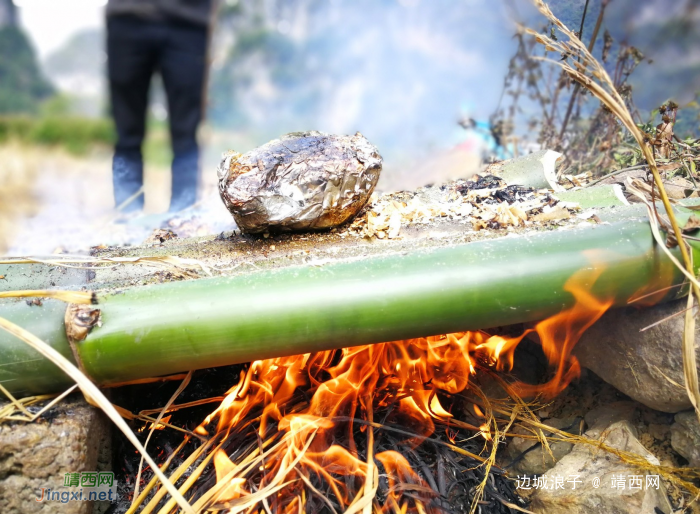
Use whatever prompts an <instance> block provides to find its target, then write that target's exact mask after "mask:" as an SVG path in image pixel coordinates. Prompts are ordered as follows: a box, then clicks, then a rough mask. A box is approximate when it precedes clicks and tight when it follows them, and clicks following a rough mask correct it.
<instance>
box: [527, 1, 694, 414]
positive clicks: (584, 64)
mask: <svg viewBox="0 0 700 514" xmlns="http://www.w3.org/2000/svg"><path fill="white" fill-rule="evenodd" d="M534 3H535V6H536V7H537V8H538V9H539V11H540V12H541V13H542V14H543V15H544V16H545V17H546V18H547V19H548V20H549V21H551V22H552V23H553V24H554V25H556V27H557V28H558V29H559V30H560V31H561V32H562V33H563V34H564V35H566V36H567V38H568V41H566V42H561V41H557V40H554V39H551V38H549V37H547V36H546V35H543V34H540V33H538V32H536V31H534V30H532V29H527V30H526V32H527V33H528V34H530V35H531V36H533V37H534V38H535V40H536V41H537V42H539V43H540V44H542V45H544V46H545V48H546V49H547V50H548V51H555V52H558V53H560V54H561V55H562V56H564V58H563V60H561V61H555V60H553V59H546V58H540V59H541V60H544V61H548V62H550V63H553V64H555V65H557V66H560V67H561V68H562V69H563V70H564V71H565V72H566V73H567V74H568V75H569V76H570V77H572V78H573V79H574V80H575V81H576V82H578V83H579V84H581V86H583V87H585V88H586V89H587V90H589V91H590V92H591V93H592V94H593V95H594V96H596V97H597V98H598V99H599V100H600V101H601V102H603V103H604V104H605V106H606V107H607V108H608V109H610V110H611V111H612V112H613V114H615V116H617V118H618V119H619V120H620V122H621V123H622V124H623V125H624V126H625V128H627V130H629V132H630V133H631V134H632V136H633V137H634V139H635V141H636V142H637V144H638V145H639V148H640V149H641V151H642V155H643V156H644V158H645V159H646V161H647V164H648V165H649V169H650V170H651V173H652V175H653V177H654V183H655V185H656V187H657V189H658V190H659V195H660V196H661V201H662V203H663V205H664V209H665V210H666V214H667V216H668V219H669V222H670V225H671V229H672V231H673V234H674V236H675V237H676V240H677V241H678V246H679V250H680V253H681V257H682V261H683V267H684V268H685V269H684V270H683V271H684V272H685V274H686V276H689V277H693V280H691V281H690V282H691V291H690V298H689V300H688V302H689V305H690V306H692V305H693V301H694V300H693V297H695V298H700V287H698V282H697V280H695V273H694V270H693V262H692V258H691V256H690V253H689V252H688V248H687V246H686V243H685V241H684V239H683V233H682V232H681V229H680V226H679V225H678V221H677V220H676V217H675V215H674V212H673V209H672V208H671V202H670V201H669V198H668V195H667V194H666V190H665V189H664V185H663V182H662V180H661V175H660V174H659V169H658V167H657V166H656V160H655V159H654V154H653V152H652V149H651V147H650V146H649V145H647V144H646V142H645V141H644V136H643V135H642V132H641V131H640V130H639V128H638V127H637V125H636V123H635V122H634V119H633V117H632V114H631V113H630V112H629V109H628V108H627V106H626V104H625V102H624V100H623V98H622V97H621V96H620V93H619V92H618V91H617V88H615V85H614V82H613V81H612V79H611V78H610V76H609V75H608V72H607V71H606V70H605V68H604V67H603V66H602V65H601V64H600V62H598V60H597V59H596V58H595V57H593V55H592V54H591V52H590V51H589V49H588V48H587V47H586V46H585V45H584V44H583V43H582V42H581V40H580V39H579V38H578V37H576V35H575V34H574V33H573V32H572V31H571V30H570V29H569V28H567V27H566V25H564V24H563V23H562V22H561V21H560V20H559V19H558V18H557V17H556V16H555V15H554V14H553V13H552V11H551V10H550V8H549V7H548V6H547V4H546V3H545V2H544V1H543V0H534ZM569 56H573V57H577V58H578V59H579V60H573V59H572V61H571V62H569V61H568V59H569ZM589 75H590V76H589ZM594 79H597V80H594ZM652 224H653V223H652ZM694 326H695V322H694V313H693V309H692V308H689V309H688V310H687V312H686V322H685V330H684V334H683V370H684V376H685V382H686V391H687V393H688V397H689V398H690V401H691V403H692V404H693V407H694V408H695V413H696V415H697V416H698V420H700V386H699V385H698V374H697V368H696V366H695V333H694V331H691V329H694Z"/></svg>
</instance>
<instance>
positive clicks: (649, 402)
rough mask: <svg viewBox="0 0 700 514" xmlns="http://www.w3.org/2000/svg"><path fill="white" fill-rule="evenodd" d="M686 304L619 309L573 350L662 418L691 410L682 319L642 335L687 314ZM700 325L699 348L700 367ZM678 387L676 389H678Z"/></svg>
mask: <svg viewBox="0 0 700 514" xmlns="http://www.w3.org/2000/svg"><path fill="white" fill-rule="evenodd" d="M685 305H686V302H685V300H679V301H675V302H670V303H666V304H663V305H658V306H655V307H652V308H649V309H636V308H627V309H616V310H613V311H610V312H608V313H606V314H605V315H604V316H603V317H602V318H601V319H600V320H599V321H598V322H596V323H595V324H594V325H593V326H592V327H591V328H589V329H588V330H587V331H586V332H585V333H584V335H583V337H582V338H581V340H580V341H579V342H578V344H577V345H576V347H575V348H574V355H576V356H577V357H578V359H579V361H580V362H581V365H582V366H584V367H586V368H589V369H590V370H591V371H593V372H594V373H595V374H596V375H598V376H599V377H600V378H602V379H603V380H605V381H606V382H607V383H609V384H611V385H613V386H614V387H615V388H617V389H618V390H619V391H621V392H623V393H624V394H626V395H627V396H629V397H630V398H633V399H634V400H637V401H638V402H640V403H643V404H644V405H646V406H647V407H651V408H652V409H656V410H660V411H662V412H672V413H675V412H679V411H682V410H685V409H688V408H689V407H690V406H691V404H690V399H689V398H688V396H687V394H686V391H685V388H683V387H681V386H680V385H677V384H683V383H684V378H683V355H682V353H681V344H682V340H683V316H676V317H675V318H672V319H669V320H667V321H664V322H663V323H660V324H659V325H657V326H655V327H653V328H650V329H648V330H646V331H644V332H641V333H640V332H639V330H640V329H641V328H644V327H646V326H648V325H651V324H652V323H654V322H656V321H659V320H662V319H664V318H666V317H668V316H670V315H671V314H674V313H677V312H679V311H681V310H683V309H685ZM698 333H700V324H697V326H696V333H695V335H696V337H695V347H696V352H697V355H698V361H697V365H698V366H700V339H699V338H698ZM674 382H675V384H674Z"/></svg>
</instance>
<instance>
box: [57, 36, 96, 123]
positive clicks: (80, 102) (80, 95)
mask: <svg viewBox="0 0 700 514" xmlns="http://www.w3.org/2000/svg"><path fill="white" fill-rule="evenodd" d="M105 62H106V55H105V50H104V32H103V31H102V30H101V29H88V30H83V31H80V32H77V33H75V34H74V35H73V36H72V37H71V38H70V39H69V40H68V41H66V43H65V44H64V45H63V46H61V47H60V48H59V49H58V50H56V51H55V52H53V53H52V54H49V55H48V56H47V57H46V59H45V60H44V70H45V71H46V74H47V75H48V76H49V77H50V78H51V80H52V82H53V83H54V84H55V85H56V88H57V89H58V90H59V91H61V93H62V94H63V95H64V96H65V97H66V98H69V99H70V101H71V107H70V110H71V111H72V112H73V113H74V114H81V115H84V116H99V115H101V114H104V112H105V100H106V96H105V94H106V77H105Z"/></svg>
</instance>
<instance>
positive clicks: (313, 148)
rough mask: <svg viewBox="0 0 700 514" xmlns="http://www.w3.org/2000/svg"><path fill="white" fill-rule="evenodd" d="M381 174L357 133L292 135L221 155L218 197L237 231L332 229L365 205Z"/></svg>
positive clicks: (372, 150) (368, 145) (377, 158)
mask: <svg viewBox="0 0 700 514" xmlns="http://www.w3.org/2000/svg"><path fill="white" fill-rule="evenodd" d="M381 170H382V157H381V156H380V155H379V152H378V151H377V148H376V147H375V146H374V145H372V144H371V143H370V142H369V141H367V138H365V136H363V135H362V134H360V133H359V132H358V133H357V134H355V135H354V136H336V135H329V134H323V133H321V132H316V131H311V132H294V133H291V134H286V135H284V136H282V137H280V138H279V139H275V140H273V141H270V142H269V143H267V144H265V145H263V146H260V147H258V148H256V149H254V150H251V151H250V152H247V153H245V154H243V155H241V154H239V153H233V152H231V153H227V154H224V156H223V159H222V161H221V164H220V165H219V168H218V169H217V173H218V176H219V192H220V194H221V199H222V200H223V201H224V204H225V205H226V208H227V209H228V210H229V211H230V212H231V214H233V218H234V219H235V220H236V224H237V225H238V227H239V228H240V229H241V230H242V231H243V232H248V233H257V232H265V231H267V230H269V229H278V230H309V229H323V228H329V227H335V226H337V225H340V224H342V223H344V222H345V221H347V220H349V219H350V218H352V217H354V216H355V215H356V214H357V213H358V212H359V211H360V209H361V208H362V207H363V206H364V205H365V203H367V200H369V197H370V195H371V194H372V191H373V190H374V186H375V185H376V184H377V180H379V174H380V172H381Z"/></svg>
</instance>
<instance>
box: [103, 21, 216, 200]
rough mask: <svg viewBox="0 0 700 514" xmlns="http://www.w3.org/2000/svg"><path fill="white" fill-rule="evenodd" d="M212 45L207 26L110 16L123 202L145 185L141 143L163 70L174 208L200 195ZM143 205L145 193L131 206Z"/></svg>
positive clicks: (117, 181)
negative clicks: (151, 92) (152, 91)
mask: <svg viewBox="0 0 700 514" xmlns="http://www.w3.org/2000/svg"><path fill="white" fill-rule="evenodd" d="M206 46H207V30H206V28H205V27H200V26H197V25H189V24H184V23H178V22H173V21H156V20H153V21H151V20H146V19H141V18H138V17H132V16H110V17H108V19H107V67H108V75H109V91H110V96H111V102H112V115H113V116H114V122H115V125H116V128H117V144H116V147H115V151H114V161H113V163H112V174H113V181H114V199H115V202H116V204H117V206H119V205H120V204H122V203H123V202H124V201H126V200H127V199H128V198H130V197H131V196H133V195H134V194H135V193H136V192H137V191H138V190H139V188H140V187H141V186H142V185H143V158H142V155H141V145H142V143H143V138H144V135H145V130H146V111H147V108H148V89H149V86H150V83H151V77H152V75H153V73H154V72H156V71H158V72H160V74H161V76H162V79H163V85H164V87H165V93H166V95H167V99H168V117H169V122H170V138H171V143H172V148H173V163H172V174H173V177H172V184H173V186H172V195H171V200H170V210H171V211H178V210H181V209H183V208H185V207H188V206H190V205H192V204H193V203H194V202H195V199H196V195H197V180H198V175H199V148H198V146H197V138H196V135H197V126H198V125H199V122H200V120H201V118H202V89H203V84H204V73H205V61H206ZM141 208H143V195H140V196H139V197H138V198H136V199H135V200H134V201H132V202H131V203H130V204H129V206H128V207H126V208H125V210H138V209H141Z"/></svg>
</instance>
